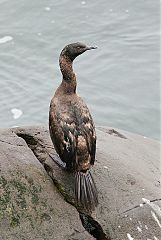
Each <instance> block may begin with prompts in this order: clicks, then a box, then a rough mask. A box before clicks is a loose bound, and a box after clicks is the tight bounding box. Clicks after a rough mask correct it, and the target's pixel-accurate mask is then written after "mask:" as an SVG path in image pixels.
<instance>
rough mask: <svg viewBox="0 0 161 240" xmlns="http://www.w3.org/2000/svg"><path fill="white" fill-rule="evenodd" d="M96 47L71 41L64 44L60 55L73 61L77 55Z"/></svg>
mask: <svg viewBox="0 0 161 240" xmlns="http://www.w3.org/2000/svg"><path fill="white" fill-rule="evenodd" d="M96 48H97V47H89V46H86V45H85V44H83V43H79V42H77V43H71V44H69V45H67V46H65V47H64V48H63V50H62V52H61V56H62V55H63V56H67V57H68V58H69V59H70V60H71V61H73V60H74V59H75V58H76V57H77V56H79V55H81V54H82V53H84V52H86V51H87V50H91V49H96Z"/></svg>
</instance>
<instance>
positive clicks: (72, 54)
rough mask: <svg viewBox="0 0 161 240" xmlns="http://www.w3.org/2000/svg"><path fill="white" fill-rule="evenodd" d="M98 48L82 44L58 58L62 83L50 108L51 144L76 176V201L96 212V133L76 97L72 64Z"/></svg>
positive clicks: (73, 46)
mask: <svg viewBox="0 0 161 240" xmlns="http://www.w3.org/2000/svg"><path fill="white" fill-rule="evenodd" d="M96 48H97V47H89V46H86V45H85V44H83V43H80V42H76V43H71V44H68V45H66V46H65V47H64V48H63V50H62V51H61V53H60V57H59V66H60V70H61V73H62V82H61V84H60V85H59V87H58V88H57V90H56V91H55V94H54V96H53V98H52V99H51V102H50V108H49V132H50V137H51V140H52V143H53V145H54V148H55V150H56V152H57V154H58V155H59V158H60V160H61V162H62V163H63V164H65V168H66V170H67V171H69V172H71V173H73V174H74V184H73V185H74V199H75V202H76V204H77V206H80V207H82V208H83V209H86V210H88V211H93V210H95V208H96V207H97V205H98V191H97V188H96V184H95V182H94V179H93V176H92V174H91V167H92V166H93V165H94V163H95V153H96V130H95V125H94V122H93V119H92V116H91V114H90V111H89V109H88V107H87V105H86V104H85V102H84V101H83V99H82V98H81V97H80V96H78V94H77V93H76V87H77V80H76V75H75V73H74V71H73V61H74V59H75V58H76V57H78V56H79V55H81V54H82V53H84V52H86V51H88V50H92V49H96ZM60 165H61V164H60Z"/></svg>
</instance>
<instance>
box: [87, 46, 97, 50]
mask: <svg viewBox="0 0 161 240" xmlns="http://www.w3.org/2000/svg"><path fill="white" fill-rule="evenodd" d="M92 49H97V47H96V46H94V47H87V50H92Z"/></svg>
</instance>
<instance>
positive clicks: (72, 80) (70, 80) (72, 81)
mask: <svg viewBox="0 0 161 240" xmlns="http://www.w3.org/2000/svg"><path fill="white" fill-rule="evenodd" d="M72 64H73V62H72V61H71V60H70V59H69V58H68V57H66V56H60V59H59V65H60V70H61V72H62V76H63V80H62V83H61V85H62V88H63V89H64V92H65V93H75V92H76V85H77V83H76V75H75V73H74V71H73V67H72Z"/></svg>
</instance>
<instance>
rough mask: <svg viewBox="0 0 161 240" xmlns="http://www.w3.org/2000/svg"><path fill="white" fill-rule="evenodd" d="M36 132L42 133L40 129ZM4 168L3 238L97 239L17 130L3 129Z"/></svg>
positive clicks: (0, 188)
mask: <svg viewBox="0 0 161 240" xmlns="http://www.w3.org/2000/svg"><path fill="white" fill-rule="evenodd" d="M39 131H41V130H40V129H39ZM34 134H37V135H38V131H37V130H36V129H35V131H33V134H32V135H34ZM43 134H44V135H45V134H46V135H48V133H47V132H46V131H44V132H43ZM29 139H30V136H29ZM31 139H32V138H31ZM32 144H33V146H34V145H35V144H36V142H34V141H33V142H32ZM41 151H42V150H41V149H40V152H41ZM0 169H1V171H0V239H3V240H17V239H18V240H23V239H24V240H27V239H33V240H43V239H48V240H51V239H52V240H53V239H56V240H62V239H66V240H68V239H69V240H74V239H75V240H76V239H77V240H80V239H81V240H85V239H94V238H93V237H92V236H91V235H90V234H89V233H88V232H87V231H85V229H84V228H83V226H82V224H81V220H80V217H79V214H78V212H77V210H76V209H75V208H74V207H73V206H72V205H70V204H69V203H67V202H66V201H64V199H63V197H62V195H61V194H60V193H59V191H58V189H57V188H56V186H55V185H54V184H53V182H52V180H51V178H50V177H49V176H48V174H47V172H46V171H45V169H44V167H43V165H42V164H41V163H40V162H39V160H38V159H37V158H36V157H35V155H34V154H33V152H32V150H31V149H30V148H29V147H28V145H27V144H26V142H25V141H24V139H23V138H20V137H18V136H17V135H16V134H15V133H14V132H13V130H1V131H0Z"/></svg>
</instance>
